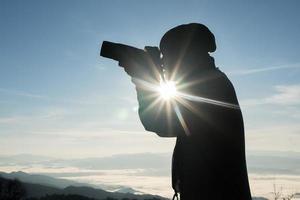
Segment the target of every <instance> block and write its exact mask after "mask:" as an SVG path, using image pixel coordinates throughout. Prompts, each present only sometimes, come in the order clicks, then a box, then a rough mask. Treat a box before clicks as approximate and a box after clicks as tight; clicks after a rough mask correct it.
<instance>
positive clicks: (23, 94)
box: [0, 88, 47, 99]
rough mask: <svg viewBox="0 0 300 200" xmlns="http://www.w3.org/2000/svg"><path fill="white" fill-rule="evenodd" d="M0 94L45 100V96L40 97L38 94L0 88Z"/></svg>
mask: <svg viewBox="0 0 300 200" xmlns="http://www.w3.org/2000/svg"><path fill="white" fill-rule="evenodd" d="M0 92H2V93H6V94H10V95H16V96H23V97H30V98H38V99H47V97H46V96H43V95H40V94H34V93H30V92H24V91H20V90H13V89H6V88H0Z"/></svg>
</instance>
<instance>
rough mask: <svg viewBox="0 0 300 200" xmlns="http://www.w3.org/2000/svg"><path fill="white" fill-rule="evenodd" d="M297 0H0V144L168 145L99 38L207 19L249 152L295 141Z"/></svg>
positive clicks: (132, 41) (131, 37) (60, 151)
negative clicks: (144, 118) (149, 125)
mask: <svg viewBox="0 0 300 200" xmlns="http://www.w3.org/2000/svg"><path fill="white" fill-rule="evenodd" d="M299 7H300V3H299V2H298V1H287V2H283V1H276V0H272V1H267V0H265V1H260V0H258V1H188V2H187V1H121V0H120V1H5V0H2V1H0V110H1V112H0V136H1V139H0V152H1V154H20V153H29V154H39V155H47V156H55V157H89V156H103V155H111V154H120V153H143V152H154V153H155V152H171V151H172V150H173V143H174V139H163V138H159V137H157V136H156V135H155V134H152V133H147V132H145V131H144V130H143V127H142V126H141V124H140V121H139V119H138V116H137V111H136V106H137V102H136V99H135V90H134V87H133V85H132V83H131V82H130V79H129V77H128V76H127V75H126V73H124V71H123V70H122V68H120V67H118V66H117V63H116V62H114V61H111V60H108V59H104V58H101V57H100V56H99V50H100V45H101V43H102V41H103V40H109V41H115V42H122V43H125V44H129V45H133V46H137V47H139V48H143V47H144V46H145V45H158V44H159V41H160V38H161V37H162V35H163V34H164V33H165V32H166V31H167V30H169V29H170V28H172V27H174V26H176V25H179V24H183V23H190V22H199V23H204V24H206V25H207V26H208V27H209V28H210V29H211V31H212V32H213V33H214V34H215V36H216V39H217V51H216V52H215V53H213V54H212V56H214V57H215V59H216V64H217V66H218V67H219V68H220V69H221V70H222V71H224V72H225V73H226V74H228V76H229V78H230V79H231V81H232V82H233V84H234V86H235V88H236V91H237V95H238V98H239V100H240V103H241V105H242V111H243V114H244V121H245V126H246V140H247V150H248V151H300V144H299V141H300V140H299V139H300V125H298V123H299V120H300V103H299V98H300V79H299V75H300V58H299V52H300V47H299V44H300V37H299V35H300V20H299Z"/></svg>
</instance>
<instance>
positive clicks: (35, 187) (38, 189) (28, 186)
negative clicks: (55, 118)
mask: <svg viewBox="0 0 300 200" xmlns="http://www.w3.org/2000/svg"><path fill="white" fill-rule="evenodd" d="M31 176H34V177H39V178H40V177H42V178H43V179H40V180H42V181H43V182H44V181H45V179H46V178H49V179H50V180H52V181H53V180H54V179H55V178H52V177H47V176H43V175H30V174H27V173H24V172H13V173H9V174H8V173H4V172H1V173H0V177H2V178H6V179H18V178H17V177H21V178H20V179H18V180H19V181H20V182H21V183H22V184H23V186H24V187H25V190H26V193H27V197H36V198H39V197H43V196H45V195H53V194H64V195H69V194H74V195H80V196H85V197H89V198H94V199H99V200H101V199H106V198H107V197H111V198H115V199H123V198H128V199H137V200H144V199H154V198H156V199H161V200H167V198H164V197H160V196H158V195H151V194H132V193H120V192H108V191H105V190H102V189H98V188H93V187H89V186H67V187H65V188H59V187H55V186H49V184H48V185H43V184H42V183H40V184H38V183H28V182H26V181H24V180H25V179H27V178H28V177H31ZM24 177H25V178H24ZM35 181H37V180H35ZM59 181H60V180H59ZM78 184H80V183H78Z"/></svg>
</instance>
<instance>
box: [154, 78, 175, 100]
mask: <svg viewBox="0 0 300 200" xmlns="http://www.w3.org/2000/svg"><path fill="white" fill-rule="evenodd" d="M158 91H159V94H160V97H161V98H162V99H164V100H170V99H172V98H174V97H175V96H176V95H177V89H176V84H175V82H174V81H161V82H160V85H159V87H158Z"/></svg>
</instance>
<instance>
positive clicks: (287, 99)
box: [241, 84, 300, 106]
mask: <svg viewBox="0 0 300 200" xmlns="http://www.w3.org/2000/svg"><path fill="white" fill-rule="evenodd" d="M274 90H275V93H274V94H272V95H271V96H269V97H264V98H257V99H246V100H242V101H241V105H242V106H255V105H263V104H270V105H282V106H293V105H300V101H299V99H300V84H294V85H277V86H274Z"/></svg>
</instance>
